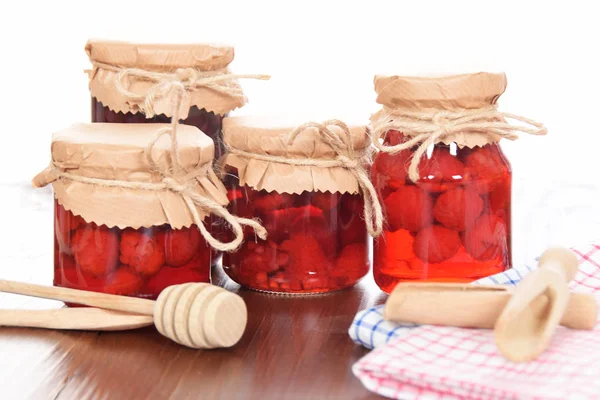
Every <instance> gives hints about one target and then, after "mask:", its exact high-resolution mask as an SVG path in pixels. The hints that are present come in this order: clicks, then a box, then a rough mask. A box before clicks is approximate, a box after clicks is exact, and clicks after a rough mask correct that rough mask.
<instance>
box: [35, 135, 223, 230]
mask: <svg viewBox="0 0 600 400" xmlns="http://www.w3.org/2000/svg"><path fill="white" fill-rule="evenodd" d="M169 126H170V125H168V124H152V125H148V124H101V123H96V124H76V125H73V126H71V127H70V128H68V129H65V130H62V131H59V132H56V133H55V134H54V135H53V138H52V165H51V166H50V167H49V168H48V169H46V170H45V171H44V172H43V173H41V174H40V175H38V176H37V177H36V179H35V180H34V185H35V186H38V187H39V186H43V185H45V184H48V183H52V185H53V188H54V195H55V197H56V200H57V201H58V203H59V204H60V205H62V206H63V207H64V208H65V209H66V210H68V211H71V212H72V213H73V214H74V215H78V216H81V217H83V219H84V220H85V221H86V222H88V223H89V222H94V223H96V224H98V225H106V226H108V227H109V228H111V227H118V228H119V229H124V228H134V229H138V228H141V227H146V228H149V227H152V226H160V225H163V224H168V225H170V226H171V227H172V228H174V229H180V228H182V227H189V226H190V225H192V224H193V223H194V221H193V218H192V215H191V213H190V211H189V209H188V207H187V206H186V204H185V202H184V200H183V199H182V196H181V195H180V194H178V193H176V192H173V191H170V190H169V189H164V190H160V191H151V190H141V189H130V188H117V187H106V186H101V185H97V184H92V183H83V182H77V181H72V180H69V179H62V178H60V177H58V178H57V176H56V174H55V173H54V169H53V167H55V168H58V169H59V170H60V171H62V172H68V173H70V174H73V175H77V176H80V177H86V178H98V179H104V180H120V181H135V182H160V181H161V179H162V176H161V175H160V173H158V172H157V171H150V169H149V166H148V162H147V160H146V158H145V153H144V151H145V148H146V147H147V146H148V142H149V139H148V138H149V137H152V136H153V135H154V134H155V133H156V131H157V129H160V128H166V127H169ZM178 142H179V152H180V159H181V164H182V167H183V168H184V169H185V170H186V171H188V172H189V171H192V170H194V169H195V168H198V167H199V166H202V165H205V166H206V171H207V172H206V175H204V176H199V177H198V178H197V181H198V184H197V185H195V190H196V192H197V193H198V194H201V195H204V196H207V197H209V198H212V199H213V200H215V201H217V202H218V203H220V204H222V205H226V204H227V203H228V201H227V196H226V192H225V188H224V186H223V185H222V184H221V182H220V181H219V180H218V179H217V178H216V176H215V175H214V172H213V171H212V168H211V166H212V161H213V153H214V145H213V142H212V140H211V139H210V138H209V137H207V136H206V135H204V134H203V133H202V132H201V131H200V130H199V129H197V128H195V127H192V126H187V125H181V126H179V127H178ZM170 146H171V142H170V140H169V137H168V136H167V135H163V136H162V137H161V138H160V139H159V140H158V142H157V143H156V145H155V146H154V148H153V151H152V155H153V157H154V159H155V160H156V161H157V166H158V168H159V169H160V170H168V168H169V166H170V165H171V159H170ZM197 210H198V213H199V215H200V217H201V218H204V217H206V216H207V213H206V211H204V210H203V209H201V208H199V207H197Z"/></svg>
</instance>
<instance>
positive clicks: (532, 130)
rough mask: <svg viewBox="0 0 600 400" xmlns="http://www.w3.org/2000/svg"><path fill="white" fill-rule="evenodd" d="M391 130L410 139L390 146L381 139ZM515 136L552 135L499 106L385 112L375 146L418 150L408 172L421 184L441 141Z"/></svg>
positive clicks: (386, 149)
mask: <svg viewBox="0 0 600 400" xmlns="http://www.w3.org/2000/svg"><path fill="white" fill-rule="evenodd" d="M507 119H510V120H514V121H519V122H522V123H524V124H527V125H530V126H531V127H527V126H523V125H513V124H511V123H509V122H507ZM389 130H398V131H400V132H402V133H403V134H405V135H407V136H409V137H410V138H409V139H408V140H407V141H405V142H403V143H400V144H397V145H394V146H386V145H384V144H383V143H381V139H382V138H383V137H384V136H385V133H386V132H387V131H389ZM515 132H522V133H528V134H531V135H545V134H546V133H547V132H548V131H547V129H546V128H545V127H544V125H543V124H541V123H539V122H536V121H533V120H531V119H529V118H525V117H521V116H519V115H515V114H509V113H503V112H500V111H498V110H497V109H496V106H489V107H484V108H477V109H461V110H452V111H450V110H436V109H433V110H424V111H410V110H404V109H393V110H392V109H387V108H386V109H384V112H383V113H382V116H381V117H380V118H379V119H378V120H377V121H376V122H375V123H374V124H373V144H374V145H375V147H377V148H378V149H379V150H380V151H383V152H385V153H390V154H397V153H399V152H401V151H402V150H406V149H410V148H411V147H413V146H418V147H417V149H416V150H415V152H414V154H413V156H412V159H411V161H410V165H409V168H408V176H409V178H410V180H411V181H413V182H417V181H418V180H419V161H420V160H421V157H422V156H423V155H424V154H425V152H426V151H427V148H428V147H429V146H430V145H432V144H435V143H438V142H439V141H440V140H442V139H444V138H446V137H448V136H451V135H455V134H458V133H460V134H485V135H488V136H492V137H493V138H494V140H498V139H499V138H505V139H508V140H515V139H518V137H519V136H518V135H517V134H516V133H515Z"/></svg>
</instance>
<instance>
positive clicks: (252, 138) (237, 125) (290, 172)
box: [223, 116, 371, 194]
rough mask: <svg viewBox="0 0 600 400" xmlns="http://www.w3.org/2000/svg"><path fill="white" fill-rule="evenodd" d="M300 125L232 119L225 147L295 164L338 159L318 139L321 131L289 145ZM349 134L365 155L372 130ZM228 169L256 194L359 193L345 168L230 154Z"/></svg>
mask: <svg viewBox="0 0 600 400" xmlns="http://www.w3.org/2000/svg"><path fill="white" fill-rule="evenodd" d="M298 125H300V124H298ZM296 126H297V125H294V124H290V122H289V121H287V120H285V119H282V118H276V117H256V116H252V117H230V118H225V119H224V120H223V140H224V142H225V146H226V147H229V148H234V149H237V150H241V151H245V152H249V153H255V154H261V155H267V156H280V157H286V158H290V159H318V160H335V159H336V156H337V154H336V153H335V151H334V150H333V149H332V148H331V147H330V146H329V145H328V144H327V143H326V142H324V141H323V139H322V138H321V137H320V136H319V133H318V130H317V128H308V129H306V130H304V131H303V132H301V133H300V134H299V135H298V136H297V137H296V139H295V141H294V142H293V144H291V145H290V144H289V143H288V136H289V134H290V133H291V132H292V131H293V130H294V129H295V128H296ZM329 129H331V130H332V131H333V133H336V134H339V135H341V134H342V130H341V129H340V128H339V127H337V126H333V125H332V126H329ZM349 129H350V134H351V137H352V144H353V146H354V149H355V151H356V153H357V154H361V153H364V154H366V153H367V152H368V149H369V146H370V143H371V142H370V137H369V134H368V130H367V128H366V127H365V126H364V125H351V126H349ZM224 164H225V165H228V166H231V167H234V168H236V169H237V173H238V176H239V180H240V184H241V185H247V186H250V187H251V188H253V189H256V190H266V191H267V192H272V191H276V192H278V193H290V194H300V193H302V192H304V191H308V192H327V191H328V192H331V193H336V192H337V193H351V194H356V193H358V192H359V186H358V182H357V181H356V178H355V177H354V175H353V174H352V172H350V171H349V170H348V169H346V168H344V167H333V168H323V167H317V166H298V165H289V164H285V163H278V162H271V161H264V160H256V159H249V158H247V157H243V156H240V155H237V154H231V153H228V154H227V155H226V156H225V161H224Z"/></svg>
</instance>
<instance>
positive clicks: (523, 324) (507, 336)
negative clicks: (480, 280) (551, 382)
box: [494, 247, 579, 362]
mask: <svg viewBox="0 0 600 400" xmlns="http://www.w3.org/2000/svg"><path fill="white" fill-rule="evenodd" d="M578 269H579V263H578V261H577V257H575V254H573V252H572V251H570V250H568V249H565V248H558V247H557V248H551V249H548V250H546V251H545V252H544V253H543V254H542V256H541V257H540V261H539V268H538V269H536V270H534V271H532V272H531V273H529V274H528V275H527V276H526V277H525V278H524V279H523V280H522V281H521V282H520V283H519V284H518V285H517V287H516V289H515V292H514V294H513V296H512V297H511V298H510V300H509V301H508V303H507V304H506V307H504V309H503V311H502V313H501V314H500V316H499V317H498V320H497V321H496V326H495V328H494V336H495V338H496V345H497V346H498V350H500V353H502V355H503V356H504V357H506V358H508V359H509V360H511V361H515V362H522V361H530V360H533V359H534V358H536V357H537V356H538V355H539V354H540V353H542V352H543V351H544V350H545V349H546V348H547V347H548V345H549V344H550V340H551V339H552V334H553V333H554V330H555V329H556V327H557V325H558V324H559V322H560V320H561V318H563V316H564V314H565V311H566V310H567V306H568V303H569V297H570V294H569V288H568V286H567V284H568V282H570V281H571V280H572V279H573V278H574V277H575V275H576V274H577V270H578Z"/></svg>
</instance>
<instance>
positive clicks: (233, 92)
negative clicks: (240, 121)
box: [94, 62, 270, 118]
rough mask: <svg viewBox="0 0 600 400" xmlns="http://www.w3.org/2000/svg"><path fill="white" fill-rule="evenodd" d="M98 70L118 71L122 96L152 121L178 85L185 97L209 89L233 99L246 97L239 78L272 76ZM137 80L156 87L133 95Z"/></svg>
mask: <svg viewBox="0 0 600 400" xmlns="http://www.w3.org/2000/svg"><path fill="white" fill-rule="evenodd" d="M94 67H96V68H102V69H106V70H109V71H114V72H118V73H119V74H118V75H117V79H116V80H115V87H116V88H117V90H118V91H119V93H120V94H121V95H122V96H124V97H126V98H127V99H129V100H132V101H134V102H135V103H138V104H139V106H138V107H139V108H140V110H141V111H142V112H143V113H144V114H145V115H146V116H147V117H149V118H150V117H153V116H154V115H156V111H155V109H154V104H155V103H156V102H157V101H158V100H161V99H163V98H168V97H169V96H171V95H172V90H173V87H175V86H180V85H181V86H182V87H183V89H184V90H185V92H184V94H187V93H188V92H192V91H194V90H197V89H200V88H207V89H211V90H214V91H215V92H218V93H220V94H223V95H226V96H229V97H236V98H244V93H243V92H242V89H241V88H240V87H239V86H237V85H232V84H231V83H232V82H235V81H236V80H237V79H259V80H268V79H270V76H269V75H254V74H231V73H229V72H226V70H216V71H200V70H198V69H194V68H178V69H176V70H175V71H174V72H155V71H147V70H144V69H139V68H120V67H117V66H114V65H110V64H104V63H99V62H95V63H94ZM136 80H137V81H144V82H151V83H154V85H152V87H151V88H150V89H148V90H147V91H146V92H144V93H137V92H133V91H131V90H130V89H129V88H130V87H131V84H132V82H135V81H136ZM182 102H183V100H182Z"/></svg>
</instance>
